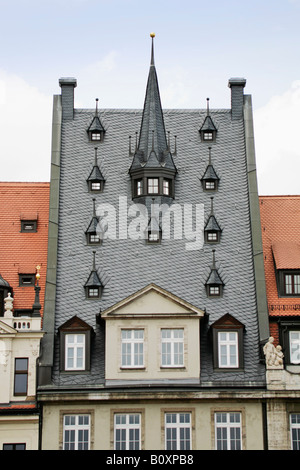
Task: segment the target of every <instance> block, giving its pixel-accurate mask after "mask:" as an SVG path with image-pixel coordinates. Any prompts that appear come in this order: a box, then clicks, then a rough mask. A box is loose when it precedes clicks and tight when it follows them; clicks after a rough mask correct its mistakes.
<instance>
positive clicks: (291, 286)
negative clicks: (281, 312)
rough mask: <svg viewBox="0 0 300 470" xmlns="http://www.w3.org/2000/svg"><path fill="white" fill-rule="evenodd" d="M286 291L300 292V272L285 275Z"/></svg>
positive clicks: (296, 293)
mask: <svg viewBox="0 0 300 470" xmlns="http://www.w3.org/2000/svg"><path fill="white" fill-rule="evenodd" d="M284 293H285V294H286V295H299V294H300V274H285V275H284Z"/></svg>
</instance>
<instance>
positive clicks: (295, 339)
mask: <svg viewBox="0 0 300 470" xmlns="http://www.w3.org/2000/svg"><path fill="white" fill-rule="evenodd" d="M259 199H260V213H261V228H262V240H263V251H264V264H265V279H266V290H267V300H268V310H269V318H270V335H271V340H270V350H271V351H270V354H268V357H269V360H267V364H266V366H267V390H268V392H267V394H266V406H267V423H268V425H267V429H268V446H269V449H275V450H279V449H280V450H282V449H283V450H289V449H294V450H300V196H261V197H260V198H259Z"/></svg>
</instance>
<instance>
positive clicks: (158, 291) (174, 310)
mask: <svg viewBox="0 0 300 470" xmlns="http://www.w3.org/2000/svg"><path fill="white" fill-rule="evenodd" d="M190 315H191V316H198V317H202V316H204V311H203V310H201V309H199V308H197V307H195V306H193V305H192V304H190V303H188V302H186V301H185V300H183V299H181V298H180V297H177V296H176V295H174V294H172V293H171V292H168V291H166V290H165V289H162V288H161V287H159V286H157V285H155V284H149V285H148V286H146V287H145V288H143V289H141V290H139V291H138V292H136V293H135V294H133V295H130V296H129V297H126V298H125V299H124V300H121V301H120V302H118V303H116V304H115V305H113V306H112V307H110V308H108V309H106V310H105V311H103V312H102V313H101V317H102V318H104V319H106V318H116V317H126V316H130V317H132V316H134V317H139V316H140V317H141V316H142V317H144V316H148V317H154V318H155V317H158V316H190Z"/></svg>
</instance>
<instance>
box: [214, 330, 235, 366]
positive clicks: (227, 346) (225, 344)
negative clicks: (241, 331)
mask: <svg viewBox="0 0 300 470" xmlns="http://www.w3.org/2000/svg"><path fill="white" fill-rule="evenodd" d="M222 336H224V338H222ZM233 351H234V352H235V354H234V355H233V354H232V352H233ZM224 352H225V353H224ZM224 357H225V362H223V363H222V358H224ZM232 357H235V360H234V361H232ZM218 364H219V367H220V368H226V369H228V368H230V369H233V368H238V367H239V336H238V332H237V331H225V330H224V331H218Z"/></svg>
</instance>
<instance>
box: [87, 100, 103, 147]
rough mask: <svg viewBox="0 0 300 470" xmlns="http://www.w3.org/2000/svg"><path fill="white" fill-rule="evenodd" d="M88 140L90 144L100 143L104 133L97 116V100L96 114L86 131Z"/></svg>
mask: <svg viewBox="0 0 300 470" xmlns="http://www.w3.org/2000/svg"><path fill="white" fill-rule="evenodd" d="M87 133H88V136H89V140H90V141H91V142H102V141H103V139H104V133H105V129H104V127H103V126H102V123H101V121H100V118H99V115H98V98H97V99H96V112H95V116H94V119H93V121H92V123H91V125H90V127H89V128H88V130H87Z"/></svg>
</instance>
